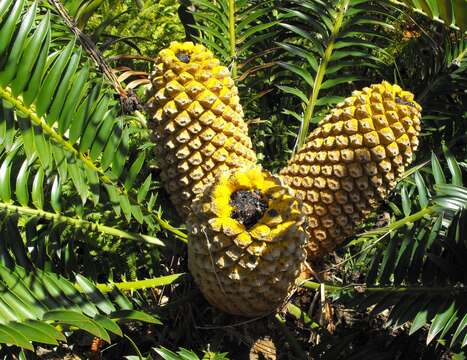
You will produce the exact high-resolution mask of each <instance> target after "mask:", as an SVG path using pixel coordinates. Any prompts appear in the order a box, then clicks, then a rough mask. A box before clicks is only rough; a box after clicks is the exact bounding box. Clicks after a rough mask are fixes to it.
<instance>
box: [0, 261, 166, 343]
mask: <svg viewBox="0 0 467 360" xmlns="http://www.w3.org/2000/svg"><path fill="white" fill-rule="evenodd" d="M77 284H78V285H77V286H79V288H80V290H81V292H79V291H78V290H77V287H75V285H73V284H72V283H71V282H70V281H68V280H66V279H65V278H63V277H61V276H58V275H56V274H54V273H51V272H46V271H41V270H34V271H32V272H28V271H26V270H25V269H24V268H22V267H19V266H16V267H14V268H12V269H9V268H7V267H5V266H3V265H0V288H1V294H0V303H1V304H2V306H1V308H2V311H1V312H0V343H3V344H9V345H16V346H19V347H22V348H24V349H28V350H34V347H33V343H45V344H51V345H57V344H58V341H65V340H66V338H65V336H64V334H63V333H62V332H61V331H59V330H57V328H56V327H55V325H59V324H60V325H61V326H62V327H63V328H65V329H69V328H75V329H79V330H84V331H87V332H89V333H91V334H92V335H94V336H97V337H99V338H101V339H103V340H105V341H107V342H110V333H112V334H115V335H118V336H123V333H122V330H121V328H120V326H119V325H118V323H117V321H119V320H126V319H135V320H139V321H144V322H150V323H154V324H161V322H160V321H159V320H158V319H157V318H156V317H154V316H150V315H148V314H145V313H142V312H139V311H136V310H134V309H133V306H132V305H131V302H130V301H129V300H128V299H127V298H126V296H125V295H124V294H123V293H121V292H120V291H119V290H118V289H117V288H114V289H113V290H112V292H111V293H109V295H105V294H103V293H102V292H101V291H100V290H98V288H97V287H96V286H95V285H94V284H93V283H92V282H91V281H89V280H88V279H86V278H84V277H82V276H79V275H78V276H77Z"/></svg>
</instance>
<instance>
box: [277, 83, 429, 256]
mask: <svg viewBox="0 0 467 360" xmlns="http://www.w3.org/2000/svg"><path fill="white" fill-rule="evenodd" d="M420 112H421V107H420V105H419V104H417V103H416V102H415V101H414V96H413V94H412V93H410V92H408V91H403V90H402V89H401V88H400V87H399V86H398V85H391V84H389V83H388V82H386V81H383V82H382V83H381V84H376V85H371V86H370V87H366V88H364V89H363V90H362V91H354V92H353V93H352V96H350V97H348V98H347V99H345V100H344V101H343V102H342V103H340V104H338V105H337V106H336V108H335V109H333V110H332V111H331V113H330V115H328V116H327V117H326V118H325V119H324V120H323V121H322V122H321V123H320V124H319V125H318V127H317V128H316V129H315V130H314V131H313V132H312V133H311V134H310V136H309V138H308V139H307V142H306V144H305V145H304V146H303V148H302V149H300V151H299V152H298V153H297V154H296V155H295V156H293V158H292V159H291V160H290V161H289V164H288V165H287V167H285V168H284V169H283V170H282V171H281V172H280V174H281V176H282V178H283V179H284V181H285V182H286V183H287V184H288V185H289V186H290V187H291V188H292V189H293V190H294V191H295V194H296V196H297V197H298V198H299V199H301V200H302V201H303V203H304V204H303V207H304V212H305V214H306V216H307V220H308V225H307V230H308V233H309V243H308V245H307V248H308V253H309V256H310V258H317V257H321V256H322V255H324V254H326V253H328V252H329V251H332V250H333V249H334V248H335V247H336V246H337V245H338V244H339V243H341V242H342V241H344V240H345V238H346V237H348V236H350V235H352V234H354V231H355V228H356V226H357V225H359V224H360V223H361V222H362V220H363V219H365V217H366V216H367V215H368V214H369V213H370V212H371V211H372V210H373V209H375V208H376V207H377V206H378V204H379V203H380V201H381V200H382V199H384V198H385V197H386V196H387V194H388V192H389V191H390V190H392V189H393V188H394V186H395V184H396V181H397V179H398V177H399V176H400V175H401V174H402V173H403V172H404V169H405V166H407V165H408V164H409V163H410V162H411V160H412V154H413V152H414V151H415V150H416V149H417V146H418V134H419V132H420V116H421V114H420Z"/></svg>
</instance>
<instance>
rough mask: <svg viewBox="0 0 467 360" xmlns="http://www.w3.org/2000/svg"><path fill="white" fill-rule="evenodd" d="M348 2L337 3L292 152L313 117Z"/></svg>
mask: <svg viewBox="0 0 467 360" xmlns="http://www.w3.org/2000/svg"><path fill="white" fill-rule="evenodd" d="M349 3H350V0H341V1H340V3H339V4H338V13H337V18H336V20H335V22H334V26H333V28H332V32H331V35H330V37H329V41H328V43H327V45H326V50H325V51H324V55H323V58H322V59H321V61H320V64H319V67H318V71H317V73H316V77H315V81H314V83H313V89H312V91H311V96H310V98H309V99H308V102H307V104H306V109H305V114H304V115H303V122H302V126H301V127H300V132H299V133H298V138H297V142H296V144H295V148H294V153H295V152H297V151H298V150H300V148H301V147H302V146H303V144H304V143H305V141H306V138H307V136H308V131H309V127H310V121H311V118H312V117H313V113H314V110H315V106H316V102H317V100H318V95H319V91H320V89H321V85H322V83H323V79H324V76H325V74H326V70H327V67H328V64H329V60H330V59H331V56H332V53H333V51H334V45H335V41H336V38H337V36H338V35H339V31H340V28H341V26H342V23H343V21H344V16H345V14H346V12H347V8H348V6H349Z"/></svg>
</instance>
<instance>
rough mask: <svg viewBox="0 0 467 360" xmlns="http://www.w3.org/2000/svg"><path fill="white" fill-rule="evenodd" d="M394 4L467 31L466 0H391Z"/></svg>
mask: <svg viewBox="0 0 467 360" xmlns="http://www.w3.org/2000/svg"><path fill="white" fill-rule="evenodd" d="M391 1H392V2H393V3H396V4H397V3H398V4H400V3H401V2H402V3H403V4H405V5H406V6H408V7H410V8H412V9H413V10H415V11H418V12H420V13H422V14H424V15H425V16H429V17H430V18H432V19H434V20H436V21H440V22H442V23H444V24H445V25H447V26H450V27H453V28H456V29H460V30H461V31H462V32H464V31H466V30H467V8H466V6H467V4H466V3H465V1H464V0H434V1H430V0H402V1H401V2H400V1H396V0H391Z"/></svg>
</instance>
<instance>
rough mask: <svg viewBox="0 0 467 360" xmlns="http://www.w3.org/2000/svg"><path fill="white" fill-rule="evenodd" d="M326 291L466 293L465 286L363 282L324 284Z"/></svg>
mask: <svg viewBox="0 0 467 360" xmlns="http://www.w3.org/2000/svg"><path fill="white" fill-rule="evenodd" d="M321 285H322V284H321V283H319V282H315V281H304V282H303V283H302V284H301V286H303V287H306V288H308V289H313V290H319V288H320V287H321ZM324 289H325V290H326V291H328V292H333V293H335V292H343V291H352V292H356V293H362V294H364V293H410V292H411V293H429V294H432V293H441V294H446V295H452V294H463V293H467V288H462V287H456V286H444V287H430V286H375V287H366V285H365V284H352V285H346V286H338V285H329V284H324Z"/></svg>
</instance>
